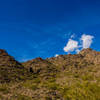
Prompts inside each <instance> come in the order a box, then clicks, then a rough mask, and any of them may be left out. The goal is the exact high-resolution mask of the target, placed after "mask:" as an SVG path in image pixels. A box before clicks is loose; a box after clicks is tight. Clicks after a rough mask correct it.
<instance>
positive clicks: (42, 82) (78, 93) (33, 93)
mask: <svg viewBox="0 0 100 100" xmlns="http://www.w3.org/2000/svg"><path fill="white" fill-rule="evenodd" d="M0 83H1V84H0V100H100V52H97V51H94V50H92V49H90V48H88V49H83V50H82V51H80V53H79V54H74V55H72V54H68V55H59V56H58V57H53V58H48V59H42V58H36V59H33V60H30V61H27V62H24V63H19V62H17V61H16V60H15V59H14V58H13V57H11V56H10V55H8V53H7V52H6V51H5V50H0Z"/></svg>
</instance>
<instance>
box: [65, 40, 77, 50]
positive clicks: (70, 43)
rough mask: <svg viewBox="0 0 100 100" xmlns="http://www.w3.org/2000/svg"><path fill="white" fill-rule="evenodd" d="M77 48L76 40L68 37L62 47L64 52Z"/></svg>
mask: <svg viewBox="0 0 100 100" xmlns="http://www.w3.org/2000/svg"><path fill="white" fill-rule="evenodd" d="M77 48H78V41H75V40H72V39H69V41H68V43H67V45H66V46H65V47H64V51H65V52H72V51H74V50H75V49H77Z"/></svg>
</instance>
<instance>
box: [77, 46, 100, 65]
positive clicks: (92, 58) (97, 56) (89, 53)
mask: <svg viewBox="0 0 100 100" xmlns="http://www.w3.org/2000/svg"><path fill="white" fill-rule="evenodd" d="M79 54H81V55H82V56H84V59H85V60H87V61H88V62H91V63H94V64H100V52H97V51H94V50H92V49H90V48H88V49H83V50H82V51H81V52H80V53H79Z"/></svg>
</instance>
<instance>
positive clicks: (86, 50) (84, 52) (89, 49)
mask: <svg viewBox="0 0 100 100" xmlns="http://www.w3.org/2000/svg"><path fill="white" fill-rule="evenodd" d="M90 52H94V50H92V49H91V48H86V49H83V50H81V51H80V52H79V54H82V55H83V54H87V53H90Z"/></svg>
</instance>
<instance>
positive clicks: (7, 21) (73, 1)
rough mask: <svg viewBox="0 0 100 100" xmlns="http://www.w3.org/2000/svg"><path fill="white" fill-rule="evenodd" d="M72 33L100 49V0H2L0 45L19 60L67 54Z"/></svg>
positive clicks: (0, 4)
mask: <svg viewBox="0 0 100 100" xmlns="http://www.w3.org/2000/svg"><path fill="white" fill-rule="evenodd" d="M72 34H75V38H74V40H77V41H79V38H80V37H81V35H82V34H88V35H92V36H94V39H93V43H92V45H91V48H93V49H95V50H98V51H100V46H99V43H100V0H0V48H1V49H6V50H7V51H8V53H9V54H10V55H12V56H14V57H15V58H16V59H17V60H18V61H24V60H28V59H32V58H36V57H42V58H47V57H52V56H54V55H55V54H67V53H66V52H64V50H63V48H64V46H65V45H66V43H67V42H68V40H69V38H70V36H71V35H72Z"/></svg>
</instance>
